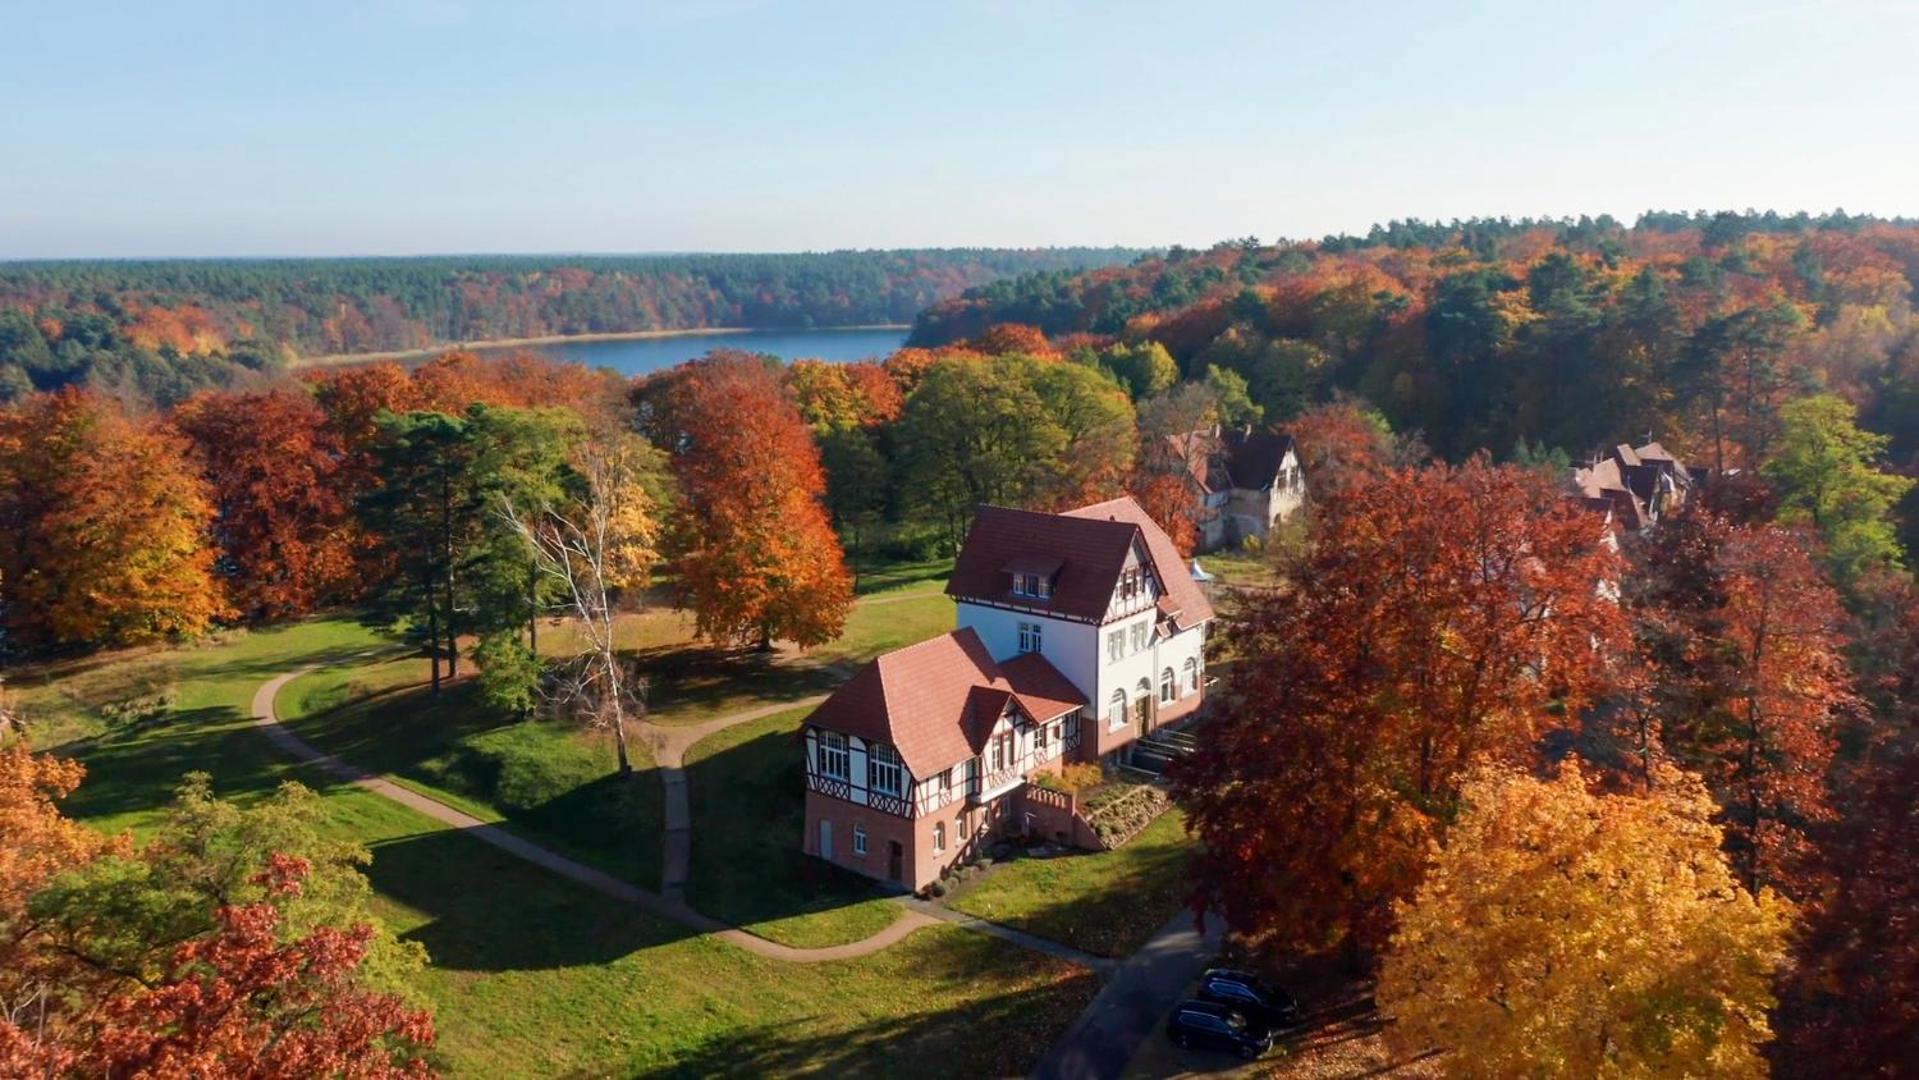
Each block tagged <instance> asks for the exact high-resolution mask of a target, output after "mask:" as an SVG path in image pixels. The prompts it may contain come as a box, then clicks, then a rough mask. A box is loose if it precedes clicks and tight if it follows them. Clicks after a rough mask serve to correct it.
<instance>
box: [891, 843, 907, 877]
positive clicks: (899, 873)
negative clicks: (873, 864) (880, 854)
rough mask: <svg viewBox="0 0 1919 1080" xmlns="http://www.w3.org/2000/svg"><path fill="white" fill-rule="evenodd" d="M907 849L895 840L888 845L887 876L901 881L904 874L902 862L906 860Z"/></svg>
mask: <svg viewBox="0 0 1919 1080" xmlns="http://www.w3.org/2000/svg"><path fill="white" fill-rule="evenodd" d="M905 856H906V849H904V848H902V847H900V842H899V841H898V840H894V841H892V842H890V843H888V844H887V845H886V876H887V877H890V878H892V879H893V880H894V881H899V880H901V878H902V877H903V876H904V875H903V866H902V864H903V863H904V862H905V861H906V860H905Z"/></svg>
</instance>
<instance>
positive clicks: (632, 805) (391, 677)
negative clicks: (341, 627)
mask: <svg viewBox="0 0 1919 1080" xmlns="http://www.w3.org/2000/svg"><path fill="white" fill-rule="evenodd" d="M426 681H427V665H426V661H425V660H423V659H420V658H418V657H411V656H407V657H391V658H386V659H383V660H379V661H375V662H371V663H366V664H363V665H359V666H353V667H339V668H327V669H324V670H321V671H316V672H313V673H311V674H308V675H303V676H301V677H300V678H298V679H295V680H294V681H293V682H291V683H289V684H288V685H287V686H286V688H285V689H284V690H282V691H281V692H280V716H281V718H282V719H283V720H284V721H285V722H286V724H287V726H288V727H290V728H292V729H293V730H294V731H295V732H297V733H298V734H299V735H300V737H301V738H302V739H305V740H306V741H307V742H308V743H310V744H312V745H313V746H315V747H318V748H319V749H321V750H324V751H326V752H327V753H329V754H333V755H334V756H336V757H339V758H342V759H344V760H347V761H351V762H353V763H354V764H356V765H359V766H360V767H361V768H364V769H369V770H373V771H377V772H381V773H384V774H386V775H387V776H388V777H390V778H391V779H393V780H395V781H397V782H399V783H403V784H406V785H407V786H409V787H412V788H414V789H415V790H417V791H419V792H421V793H422V794H425V795H429V796H431V797H433V798H436V799H439V800H441V801H442V802H446V803H448V804H450V805H453V806H456V807H458V808H460V809H461V810H464V811H466V812H467V813H469V814H472V815H473V816H474V817H477V818H480V819H481V820H483V821H489V822H498V823H500V824H502V825H505V826H506V827H507V828H509V829H511V830H512V831H513V832H516V833H519V834H520V835H522V836H525V837H526V838H527V839H529V840H534V841H537V842H539V843H542V844H545V845H547V846H549V847H553V848H557V849H559V850H561V851H563V852H565V853H566V854H568V855H571V856H573V857H574V858H576V859H579V860H581V861H582V862H586V863H590V864H592V865H594V866H597V867H599V868H600V869H602V870H605V871H606V872H607V873H609V874H612V875H614V876H615V877H620V878H624V879H626V880H628V881H631V882H634V883H635V884H637V885H639V886H641V887H642V888H648V889H657V888H659V883H660V825H661V812H662V811H661V794H660V782H659V779H658V777H657V776H656V775H654V773H653V758H652V754H651V751H650V750H649V749H648V747H647V745H646V742H645V740H644V739H641V738H640V737H639V736H638V734H637V733H635V734H633V735H632V736H631V737H630V738H629V740H628V745H627V754H628V757H629V758H630V759H631V760H632V762H633V767H634V769H635V772H634V775H633V776H632V778H631V779H629V780H626V781H624V782H623V781H621V780H620V779H619V778H618V776H617V772H618V767H617V760H618V759H617V758H616V756H615V753H614V748H613V739H612V736H611V735H610V734H609V733H607V732H604V731H588V730H581V729H580V728H579V727H577V726H576V725H571V724H561V723H548V722H539V721H534V722H526V723H522V722H520V721H519V720H517V719H516V718H514V717H511V716H507V715H503V714H501V713H499V712H498V711H497V710H493V709H490V708H488V707H487V706H486V704H485V703H484V702H482V701H481V700H480V698H479V694H478V684H477V683H475V682H474V681H472V680H470V679H467V680H462V681H460V682H458V683H454V684H452V685H450V686H447V687H446V688H445V689H443V690H442V691H441V694H440V697H439V699H438V700H435V699H434V698H433V697H432V695H431V694H430V693H429V692H428V688H427V685H426Z"/></svg>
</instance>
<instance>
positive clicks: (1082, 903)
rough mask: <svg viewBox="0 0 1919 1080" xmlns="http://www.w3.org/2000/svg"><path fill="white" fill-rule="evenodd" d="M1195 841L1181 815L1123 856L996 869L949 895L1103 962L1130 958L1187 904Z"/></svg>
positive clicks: (1162, 821) (1104, 854)
mask: <svg viewBox="0 0 1919 1080" xmlns="http://www.w3.org/2000/svg"><path fill="white" fill-rule="evenodd" d="M1191 852H1192V841H1191V840H1190V839H1188V837H1187V836H1186V826H1185V819H1184V816H1183V815H1181V814H1180V812H1179V811H1178V810H1176V809H1175V810H1168V811H1167V812H1166V813H1164V814H1161V815H1160V816H1159V818H1158V819H1156V820H1155V821H1154V822H1153V823H1152V824H1151V825H1148V826H1147V827H1146V828H1145V830H1144V831H1142V832H1141V833H1140V834H1139V835H1138V836H1135V837H1133V839H1132V840H1131V841H1130V842H1129V843H1127V844H1126V846H1124V847H1122V848H1120V849H1119V850H1117V851H1097V852H1082V853H1076V854H1071V855H1060V856H1057V857H1054V858H1050V859H1034V858H1021V859H1015V860H1013V861H1011V862H1005V863H1000V864H997V865H995V866H993V867H992V868H991V869H990V870H989V871H988V872H987V873H986V874H985V875H984V876H982V877H979V878H976V879H974V880H973V881H969V882H966V883H964V884H962V885H961V886H960V887H959V888H958V889H956V890H955V891H954V892H953V893H952V894H950V895H949V896H948V897H947V901H946V902H947V903H948V904H949V905H951V906H952V907H955V908H958V909H959V910H961V911H964V912H967V913H969V914H972V915H977V916H979V917H980V918H982V919H989V920H991V921H993V922H997V923H1005V924H1006V925H1008V926H1016V927H1019V928H1020V929H1022V930H1027V931H1030V932H1032V933H1035V934H1038V935H1039V936H1041V937H1043V938H1050V939H1051V940H1053V941H1060V942H1064V943H1066V944H1068V945H1072V946H1074V947H1075V948H1079V949H1084V950H1085V951H1087V952H1090V953H1096V954H1098V955H1100V956H1127V955H1130V954H1131V953H1132V952H1134V951H1135V950H1136V949H1138V948H1139V947H1140V946H1141V945H1143V944H1145V942H1146V939H1147V938H1149V937H1151V936H1152V934H1153V931H1155V930H1157V929H1159V927H1160V926H1161V925H1162V924H1163V923H1165V922H1166V920H1167V919H1170V918H1172V917H1173V915H1174V913H1175V912H1177V911H1178V910H1179V907H1180V905H1181V904H1182V903H1184V902H1185V899H1186V877H1185V870H1186V858H1187V856H1188V855H1189V854H1191Z"/></svg>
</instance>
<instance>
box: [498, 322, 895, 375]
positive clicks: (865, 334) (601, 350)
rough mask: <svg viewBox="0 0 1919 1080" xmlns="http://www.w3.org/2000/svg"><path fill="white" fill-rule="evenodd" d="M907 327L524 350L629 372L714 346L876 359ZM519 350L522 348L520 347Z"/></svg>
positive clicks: (789, 356)
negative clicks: (900, 328)
mask: <svg viewBox="0 0 1919 1080" xmlns="http://www.w3.org/2000/svg"><path fill="white" fill-rule="evenodd" d="M905 341H906V331H905V330H903V329H902V330H750V331H740V332H737V333H724V334H688V335H685V336H682V337H659V338H635V339H629V340H625V341H566V342H558V343H554V344H548V345H532V346H525V348H527V349H529V350H531V351H533V352H538V353H544V354H545V355H547V356H551V357H553V358H555V359H557V360H571V361H574V362H576V363H581V364H586V365H587V366H589V367H610V368H612V369H614V370H615V371H618V372H621V373H622V374H626V375H644V374H646V373H647V372H649V371H658V370H660V369H661V368H668V367H672V366H673V365H674V364H678V363H681V362H682V361H686V360H691V359H693V358H694V357H696V356H704V355H705V354H706V353H707V352H708V351H709V350H712V349H744V350H745V351H747V352H756V353H768V354H770V355H773V356H777V357H779V358H780V359H782V360H798V359H801V358H811V359H816V360H841V361H843V360H871V359H877V358H879V357H883V356H885V355H887V354H888V353H891V352H892V351H894V350H895V349H898V348H899V347H900V345H901V344H902V343H904V342H905ZM516 351H517V350H516Z"/></svg>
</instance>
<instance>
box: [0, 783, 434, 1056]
mask: <svg viewBox="0 0 1919 1080" xmlns="http://www.w3.org/2000/svg"><path fill="white" fill-rule="evenodd" d="M80 778H81V773H80V769H79V767H78V766H77V765H72V764H69V763H63V762H58V761H55V760H53V759H51V758H46V757H34V756H32V755H30V754H28V753H27V752H26V751H25V749H24V748H19V747H15V748H11V749H0V839H3V840H5V841H6V843H5V844H4V845H0V870H4V871H5V873H4V874H0V961H4V962H3V963H0V1063H5V1066H6V1071H7V1072H8V1074H9V1075H13V1074H16V1073H17V1072H18V1071H19V1070H20V1068H21V1067H22V1066H23V1065H24V1066H25V1067H27V1068H33V1069H52V1070H55V1071H60V1070H64V1069H68V1068H71V1069H74V1070H76V1071H78V1072H80V1073H83V1074H87V1075H136V1074H139V1075H145V1074H159V1075H175V1074H178V1075H219V1076H225V1075H268V1074H275V1075H277V1074H279V1073H280V1072H282V1071H284V1070H291V1071H293V1072H319V1073H333V1072H339V1073H344V1074H348V1075H365V1076H388V1075H421V1074H423V1073H424V1072H425V1071H426V1067H425V1064H424V1062H423V1060H422V1059H421V1057H420V1053H421V1051H422V1050H423V1049H424V1048H425V1047H427V1046H429V1045H430V1044H431V1042H432V1039H433V1033H432V1023H431V1020H430V1019H429V1018H428V1017H427V1016H426V1014H425V1013H423V1012H421V1011H419V1010H418V1009H416V1008H414V1007H413V1006H411V1005H410V1004H408V1003H407V1002H406V1001H405V1000H404V997H403V995H402V994H400V993H399V991H400V990H401V988H402V987H403V985H404V983H405V981H406V980H407V979H408V978H409V977H410V973H411V972H413V971H414V970H416V969H417V968H418V967H419V966H420V964H421V963H422V959H423V953H422V951H421V949H420V948H419V946H418V945H405V944H402V943H400V942H399V941H397V940H396V939H395V938H394V937H393V936H392V934H391V933H390V932H389V931H388V930H386V929H385V928H384V927H383V926H381V925H380V924H379V922H378V920H376V919H374V918H373V917H372V916H371V915H370V913H369V910H368V909H369V904H370V901H371V890H370V889H369V887H368V885H367V882H366V879H365V877H364V876H362V875H361V873H360V871H359V867H360V866H362V865H364V864H365V863H366V862H367V860H368V856H367V853H366V852H365V851H364V850H363V849H359V848H356V847H354V846H352V845H348V844H342V843H340V842H338V841H335V840H331V839H328V838H326V836H325V828H326V810H325V807H324V806H323V805H321V803H320V800H319V798H318V796H316V795H314V794H313V793H312V792H310V791H307V790H306V789H304V788H302V787H300V786H299V785H297V784H289V785H286V786H283V787H282V788H281V789H280V790H279V791H278V792H276V793H275V794H274V795H273V796H272V797H270V798H268V799H265V800H262V801H260V802H259V803H257V804H255V805H253V806H251V807H249V808H246V809H241V808H239V807H236V806H234V805H233V804H231V803H228V802H224V801H222V800H219V799H216V798H214V797H213V794H212V791H211V788H210V785H209V782H208V780H207V777H206V776H205V774H195V775H193V776H190V777H189V778H188V780H187V781H186V783H185V784H183V785H182V787H181V789H180V793H179V797H178V798H177V800H176V801H175V803H174V805H173V806H172V808H171V809H170V811H169V813H168V815H167V817H166V819H165V821H164V822H163V823H162V824H161V825H160V827H159V829H158V830H157V831H156V833H155V834H154V835H153V837H152V838H151V839H150V840H148V841H147V843H146V844H145V845H144V846H143V847H140V848H137V849H136V848H134V847H133V845H132V844H131V843H130V841H128V840H127V839H125V838H119V839H115V840H107V839H104V838H102V837H99V836H97V835H96V834H93V833H92V832H90V831H88V830H86V829H83V828H81V827H80V826H79V825H77V824H74V823H71V822H68V821H66V820H65V819H64V818H62V817H61V816H60V815H59V812H58V810H57V809H56V808H55V806H54V803H53V800H54V799H55V798H58V797H59V796H60V795H62V794H65V793H66V792H69V791H71V790H72V789H73V787H74V785H76V784H77V783H78V782H79V780H80ZM142 1070H145V1072H142ZM169 1070H172V1071H169Z"/></svg>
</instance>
